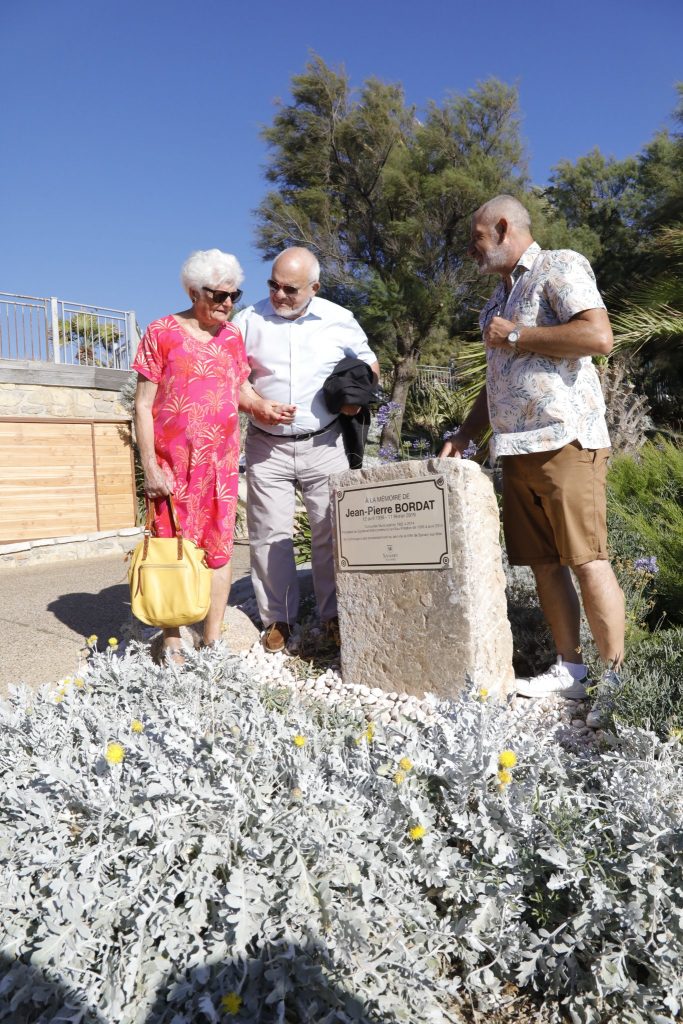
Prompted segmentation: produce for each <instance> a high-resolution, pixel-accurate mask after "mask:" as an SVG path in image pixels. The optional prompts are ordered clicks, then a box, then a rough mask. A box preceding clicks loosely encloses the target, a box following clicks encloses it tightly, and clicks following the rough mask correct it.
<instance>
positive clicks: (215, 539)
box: [133, 316, 250, 569]
mask: <svg viewBox="0 0 683 1024" xmlns="http://www.w3.org/2000/svg"><path fill="white" fill-rule="evenodd" d="M133 369H134V370H137V372H138V373H140V374H142V376H143V377H146V378H147V379H148V380H151V381H153V382H154V383H155V384H158V385H159V387H158V389H157V393H156V396H155V398H154V405H153V408H152V418H153V421H154V450H155V453H156V457H157V462H158V463H159V465H160V466H161V467H162V468H165V469H167V470H169V471H170V473H171V474H172V476H173V480H174V481H175V490H174V493H173V502H174V505H175V507H176V512H177V515H178V519H179V521H180V525H181V527H182V529H183V532H184V533H185V536H187V537H189V538H190V539H191V540H193V541H194V542H195V543H196V544H198V545H199V547H201V548H203V549H204V551H205V552H206V561H207V564H208V565H210V566H211V568H212V569H218V568H219V567H220V566H222V565H225V564H226V563H227V562H229V561H230V558H231V556H232V545H233V534H234V530H235V515H236V512H237V479H238V473H239V447H240V430H239V418H238V415H237V406H238V401H239V389H240V386H241V385H242V384H243V383H244V381H245V380H246V379H247V377H248V376H249V372H250V371H249V364H248V363H247V357H246V354H245V351H244V343H243V341H242V335H241V334H240V332H239V330H238V329H237V327H234V326H233V325H232V324H230V323H227V324H225V326H224V327H222V328H221V330H220V331H219V332H218V334H216V335H215V337H214V338H212V339H210V340H207V341H199V340H198V339H197V338H193V337H192V336H191V335H189V334H188V333H187V332H186V331H185V330H184V329H183V327H182V326H181V324H180V323H179V322H178V321H177V320H176V318H175V317H173V316H165V317H162V318H161V319H160V320H155V321H154V323H152V324H150V325H149V327H148V328H147V330H146V331H145V335H144V337H143V339H142V341H141V342H140V346H139V348H138V351H137V355H136V357H135V362H134V363H133ZM154 526H155V529H156V532H157V535H158V536H159V537H172V536H173V528H172V526H171V522H170V517H169V513H168V503H167V502H166V501H165V500H164V499H158V500H156V501H155V520H154Z"/></svg>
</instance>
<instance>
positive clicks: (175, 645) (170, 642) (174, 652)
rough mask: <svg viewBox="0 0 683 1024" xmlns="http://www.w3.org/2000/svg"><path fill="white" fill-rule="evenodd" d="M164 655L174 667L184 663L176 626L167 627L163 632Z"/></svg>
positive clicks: (178, 631)
mask: <svg viewBox="0 0 683 1024" xmlns="http://www.w3.org/2000/svg"><path fill="white" fill-rule="evenodd" d="M164 654H168V655H169V657H170V659H171V661H173V662H175V664H176V665H183V664H184V663H185V659H184V657H183V655H182V648H181V646H180V630H179V629H178V627H177V626H169V628H168V629H165V630H164Z"/></svg>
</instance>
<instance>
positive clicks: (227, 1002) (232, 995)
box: [221, 992, 242, 1013]
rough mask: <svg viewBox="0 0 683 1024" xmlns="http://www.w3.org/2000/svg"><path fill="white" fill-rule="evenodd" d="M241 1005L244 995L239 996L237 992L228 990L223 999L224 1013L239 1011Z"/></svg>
mask: <svg viewBox="0 0 683 1024" xmlns="http://www.w3.org/2000/svg"><path fill="white" fill-rule="evenodd" d="M241 1006H242V996H238V995H237V993H236V992H228V994H227V995H225V996H223V998H222V999H221V1007H222V1009H223V1012H224V1013H239V1012H240V1007H241Z"/></svg>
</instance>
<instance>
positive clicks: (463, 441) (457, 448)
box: [437, 431, 471, 459]
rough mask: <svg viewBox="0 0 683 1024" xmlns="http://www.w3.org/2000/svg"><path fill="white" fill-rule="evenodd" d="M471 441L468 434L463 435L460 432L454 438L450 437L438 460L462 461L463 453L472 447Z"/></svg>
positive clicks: (445, 442)
mask: <svg viewBox="0 0 683 1024" xmlns="http://www.w3.org/2000/svg"><path fill="white" fill-rule="evenodd" d="M470 443H471V442H470V439H469V437H467V435H466V434H462V433H461V432H460V431H458V433H457V434H454V435H453V437H449V438H448V439H447V440H446V441H444V445H443V448H442V449H441V451H440V452H439V454H438V456H437V458H439V459H460V458H462V453H463V452H464V451H465V449H466V448H468V447H469V445H470Z"/></svg>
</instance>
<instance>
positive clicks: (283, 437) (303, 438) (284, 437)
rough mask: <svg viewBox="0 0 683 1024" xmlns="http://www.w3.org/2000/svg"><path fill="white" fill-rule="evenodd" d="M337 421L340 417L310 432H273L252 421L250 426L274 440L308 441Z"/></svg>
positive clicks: (323, 432)
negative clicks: (262, 428)
mask: <svg viewBox="0 0 683 1024" xmlns="http://www.w3.org/2000/svg"><path fill="white" fill-rule="evenodd" d="M337 421H338V417H337V419H334V420H332V422H331V423H328V424H327V426H326V427H321V428H320V430H311V431H310V432H309V433H308V434H271V433H270V431H268V430H261V428H260V427H257V426H256V425H255V424H254V423H251V424H250V426H251V428H252V430H256V431H258V433H259V434H265V435H266V436H267V437H272V439H273V440H274V441H308V440H310V438H312V437H317V436H318V434H326V433H327V431H328V430H331V429H332V427H333V426H334V425H335V423H337Z"/></svg>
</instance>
